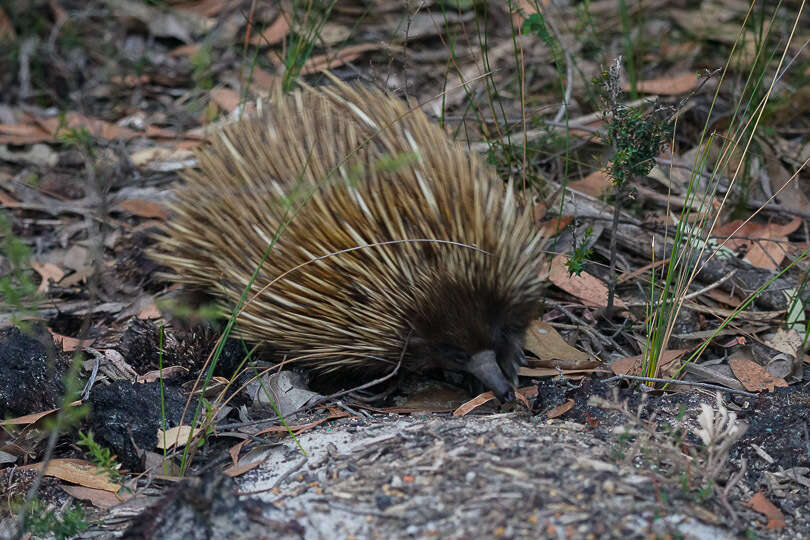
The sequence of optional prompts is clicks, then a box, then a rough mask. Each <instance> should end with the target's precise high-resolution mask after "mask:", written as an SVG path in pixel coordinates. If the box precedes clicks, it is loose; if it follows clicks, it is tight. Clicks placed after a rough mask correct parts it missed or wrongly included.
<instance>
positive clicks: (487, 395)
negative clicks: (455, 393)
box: [453, 386, 537, 416]
mask: <svg viewBox="0 0 810 540" xmlns="http://www.w3.org/2000/svg"><path fill="white" fill-rule="evenodd" d="M536 395H537V387H536V386H526V387H523V388H518V389H517V390H516V391H515V397H517V398H518V399H520V400H521V401H522V402H523V404H524V405H526V407H527V408H528V406H529V403H528V401H527V398H530V397H534V396H536ZM493 399H495V394H493V393H492V392H484V393H483V394H480V395H478V396H475V397H474V398H472V399H471V400H470V401H468V402H466V403H463V404H461V405H460V406H459V408H458V409H456V410H455V411H453V416H464V415H465V414H467V413H469V412H470V411H472V410H474V409H477V408H478V407H480V406H481V405H483V404H484V403H487V402H488V401H492V400H493Z"/></svg>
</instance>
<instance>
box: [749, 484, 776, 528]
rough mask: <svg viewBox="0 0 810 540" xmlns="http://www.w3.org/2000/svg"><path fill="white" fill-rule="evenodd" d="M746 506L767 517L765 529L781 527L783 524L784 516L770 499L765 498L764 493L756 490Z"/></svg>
mask: <svg viewBox="0 0 810 540" xmlns="http://www.w3.org/2000/svg"><path fill="white" fill-rule="evenodd" d="M748 506H750V507H751V509H752V510H754V511H755V512H759V513H760V514H762V515H764V516H765V517H767V518H768V524H767V525H765V528H766V529H782V528H784V526H785V516H784V515H783V514H782V511H781V510H779V509H778V508H777V507H776V506H775V505H774V504H773V503H772V502H771V501H769V500H768V499H767V498H765V494H764V493H762V492H761V491H758V492H756V493H755V494H754V496H753V497H751V500H749V501H748Z"/></svg>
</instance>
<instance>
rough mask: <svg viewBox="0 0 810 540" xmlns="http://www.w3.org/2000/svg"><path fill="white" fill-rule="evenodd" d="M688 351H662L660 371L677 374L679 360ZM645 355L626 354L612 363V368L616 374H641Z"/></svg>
mask: <svg viewBox="0 0 810 540" xmlns="http://www.w3.org/2000/svg"><path fill="white" fill-rule="evenodd" d="M685 352H686V349H666V350H665V351H662V352H661V355H660V356H659V358H658V364H659V365H660V366H661V367H660V368H659V372H660V373H662V374H664V375H666V376H672V375H675V374H676V373H677V371H678V368H680V365H681V364H680V362H678V361H677V360H678V359H680V357H681V356H683V354H684V353H685ZM643 361H644V355H643V354H638V355H636V356H626V357H624V358H620V359H618V360H614V361H613V362H611V363H610V370H611V371H613V373H615V374H616V375H635V376H639V375H641V368H642V365H641V364H642V362H643Z"/></svg>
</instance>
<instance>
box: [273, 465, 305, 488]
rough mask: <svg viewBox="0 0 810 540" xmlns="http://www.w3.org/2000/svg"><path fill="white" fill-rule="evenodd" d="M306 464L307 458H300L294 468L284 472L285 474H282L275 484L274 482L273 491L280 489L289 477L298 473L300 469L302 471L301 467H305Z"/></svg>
mask: <svg viewBox="0 0 810 540" xmlns="http://www.w3.org/2000/svg"><path fill="white" fill-rule="evenodd" d="M306 462H307V458H306V457H302V458H300V459H299V460H298V461H296V462H295V463H293V464H292V466H291V467H290V468H289V469H287V470H286V471H284V472H283V473H282V474H281V476H279V477H278V478H276V481H275V482H273V487H272V488H271V489H275V488H277V487H279V486H280V485H281V484H282V483H283V482H284V480H286V479H287V478H289V477H290V476H291V475H292V473H294V472H295V471H297V470H298V469H300V468H301V467H302V466H303V465H304V463H306Z"/></svg>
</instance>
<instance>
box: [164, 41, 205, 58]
mask: <svg viewBox="0 0 810 540" xmlns="http://www.w3.org/2000/svg"><path fill="white" fill-rule="evenodd" d="M200 49H202V45H200V44H199V43H189V44H187V45H180V46H179V47H177V48H176V49H172V50H171V51H169V56H194V55H195V54H197V53H198V52H200Z"/></svg>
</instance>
